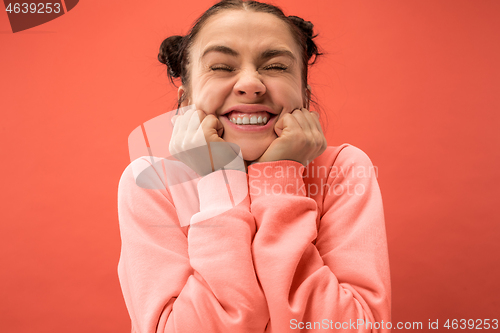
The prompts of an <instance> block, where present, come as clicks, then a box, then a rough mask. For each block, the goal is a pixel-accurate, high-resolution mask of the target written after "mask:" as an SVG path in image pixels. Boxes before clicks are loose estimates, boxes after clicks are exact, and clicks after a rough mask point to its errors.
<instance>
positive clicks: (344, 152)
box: [312, 143, 373, 169]
mask: <svg viewBox="0 0 500 333" xmlns="http://www.w3.org/2000/svg"><path fill="white" fill-rule="evenodd" d="M312 164H313V165H316V166H326V167H329V168H331V169H335V168H342V169H352V168H353V167H367V168H368V167H369V168H372V167H373V163H372V161H371V159H370V158H369V157H368V155H367V154H366V153H365V152H364V151H363V150H361V149H360V148H358V147H356V146H353V145H351V144H349V143H343V144H341V145H339V146H329V147H327V148H326V150H325V151H324V152H323V154H321V155H320V156H319V157H318V158H316V159H315V160H314V161H313V163H312Z"/></svg>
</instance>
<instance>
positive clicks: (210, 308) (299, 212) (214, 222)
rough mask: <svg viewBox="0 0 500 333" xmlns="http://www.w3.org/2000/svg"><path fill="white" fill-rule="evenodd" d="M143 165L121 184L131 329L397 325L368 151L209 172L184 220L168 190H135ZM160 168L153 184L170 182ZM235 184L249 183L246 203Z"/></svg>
mask: <svg viewBox="0 0 500 333" xmlns="http://www.w3.org/2000/svg"><path fill="white" fill-rule="evenodd" d="M145 161H148V158H141V159H137V160H135V161H134V162H132V163H131V165H129V166H128V167H127V168H126V169H125V171H124V173H123V175H122V177H121V179H120V184H119V189H118V214H119V222H120V232H121V238H122V249H121V256H120V262H119V264H118V275H119V278H120V283H121V287H122V291H123V295H124V298H125V303H126V306H127V309H128V311H129V314H130V317H131V320H132V332H136V333H152V332H219V333H222V332H231V333H233V332H297V331H309V332H314V331H318V332H324V331H328V330H331V331H334V330H337V331H346V332H347V331H350V332H389V331H390V330H388V329H385V327H386V323H387V322H388V321H390V320H391V318H390V275H389V261H388V253H387V241H386V234H385V225H384V214H383V207H382V198H381V195H380V190H379V187H378V183H377V179H376V176H377V174H376V168H374V167H373V165H372V163H371V161H370V159H369V158H368V156H367V155H366V154H365V153H364V152H363V151H361V150H360V149H358V148H356V147H354V146H351V145H348V144H343V145H341V146H339V147H328V148H327V150H326V151H325V152H324V153H323V154H322V155H321V156H319V157H318V158H316V159H315V160H314V161H313V162H312V163H310V164H309V165H308V166H307V167H306V168H305V169H304V168H303V167H302V165H301V164H300V163H298V162H294V161H288V160H284V161H276V162H266V163H256V164H252V165H250V166H249V167H248V175H246V174H244V173H242V172H239V171H236V170H233V171H231V170H227V171H226V172H225V173H223V172H222V171H216V172H213V173H211V174H209V175H207V176H205V177H203V178H201V180H199V181H197V182H196V184H195V186H196V187H197V191H198V196H199V197H198V198H186V199H185V200H194V201H195V202H197V200H199V211H198V212H196V213H195V214H194V215H193V216H192V218H191V223H190V225H189V226H184V227H181V225H180V223H179V218H178V215H177V214H178V213H177V212H176V208H175V206H174V204H173V201H174V200H173V199H172V195H171V192H170V190H169V188H168V186H164V189H146V188H143V187H144V186H143V187H140V186H138V185H136V179H135V177H134V174H133V171H132V169H133V164H134V163H145ZM161 172H162V171H161V170H157V173H155V172H153V173H151V174H150V176H148V177H149V179H148V181H150V182H151V184H154V183H156V184H157V183H160V182H161V183H163V184H164V183H165V179H166V178H167V177H166V175H163V176H161V175H160V173H161ZM179 172H181V173H182V171H181V170H180V171H179ZM242 175H243V176H242ZM228 181H229V183H230V184H231V186H232V189H233V192H234V189H235V188H236V187H238V188H245V190H247V192H248V195H246V196H245V197H244V198H243V200H241V202H239V203H238V202H234V200H233V199H232V197H231V193H232V192H231V188H230V189H228V187H227V186H226V183H227V182H228ZM235 186H236V187H235ZM151 187H152V188H154V186H151ZM228 193H229V194H228ZM229 199H231V200H232V201H231V203H232V205H229V206H228V204H227V202H229ZM221 207H226V208H221ZM382 321H383V324H382ZM368 322H369V323H368ZM379 327H381V328H380V329H377V328H379ZM382 327H383V328H382ZM372 328H373V329H372Z"/></svg>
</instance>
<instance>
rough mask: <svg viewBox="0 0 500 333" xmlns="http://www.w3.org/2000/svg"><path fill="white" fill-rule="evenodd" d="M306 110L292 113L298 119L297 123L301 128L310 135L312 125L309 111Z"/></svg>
mask: <svg viewBox="0 0 500 333" xmlns="http://www.w3.org/2000/svg"><path fill="white" fill-rule="evenodd" d="M304 110H305V109H297V110H294V111H293V112H292V115H293V116H294V117H295V118H296V119H297V122H298V123H299V125H300V127H301V128H302V130H303V131H304V133H310V132H311V125H310V124H309V123H310V115H309V114H308V113H309V111H307V110H306V112H307V113H306V112H305V111H304Z"/></svg>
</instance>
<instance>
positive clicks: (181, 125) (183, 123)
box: [172, 110, 193, 139]
mask: <svg viewBox="0 0 500 333" xmlns="http://www.w3.org/2000/svg"><path fill="white" fill-rule="evenodd" d="M192 113H193V110H189V111H187V112H186V113H184V114H183V115H177V116H175V117H177V118H176V119H175V124H174V130H173V131H172V138H176V139H178V135H179V133H182V132H185V131H186V129H187V125H188V123H189V118H190V116H191V114H192Z"/></svg>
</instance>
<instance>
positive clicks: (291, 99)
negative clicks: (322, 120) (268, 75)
mask: <svg viewBox="0 0 500 333" xmlns="http://www.w3.org/2000/svg"><path fill="white" fill-rule="evenodd" d="M267 90H268V92H269V93H270V94H272V96H273V100H274V102H275V103H277V104H279V105H282V106H283V112H292V111H293V110H295V109H297V108H301V107H302V105H303V104H302V102H303V101H302V98H303V97H302V92H301V90H300V85H297V84H296V83H295V82H286V81H285V82H283V81H278V82H268V84H267Z"/></svg>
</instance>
